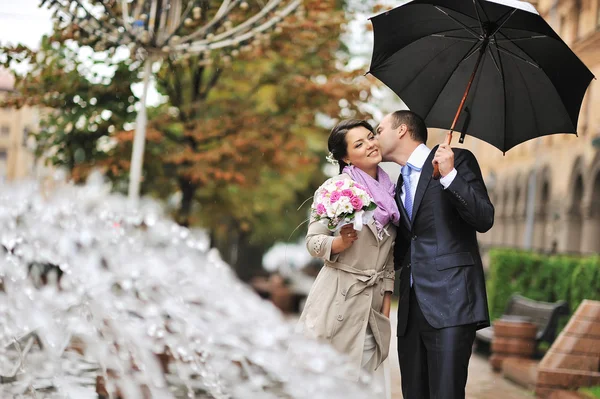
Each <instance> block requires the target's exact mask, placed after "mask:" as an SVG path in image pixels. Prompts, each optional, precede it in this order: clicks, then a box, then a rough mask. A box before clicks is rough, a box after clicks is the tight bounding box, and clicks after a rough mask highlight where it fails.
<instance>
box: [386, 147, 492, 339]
mask: <svg viewBox="0 0 600 399" xmlns="http://www.w3.org/2000/svg"><path fill="white" fill-rule="evenodd" d="M436 150H437V146H436V147H435V148H434V149H433V150H432V151H431V153H430V154H429V157H428V158H427V161H425V164H424V165H423V169H422V172H421V177H420V179H419V182H418V185H417V192H416V194H415V199H414V201H413V215H412V221H411V220H409V218H408V215H407V214H406V209H405V208H404V206H403V204H402V201H401V199H400V193H401V187H402V184H403V181H402V175H401V176H400V178H399V180H398V187H397V190H396V201H397V202H398V205H399V208H400V212H401V222H400V227H399V229H398V235H397V237H396V244H395V248H394V257H395V268H396V270H399V271H400V273H399V274H400V302H399V306H398V335H399V336H402V335H404V332H405V330H406V323H407V316H408V299H409V293H410V272H411V271H412V274H413V279H414V284H413V287H414V289H415V293H416V296H417V300H418V302H419V305H420V307H421V310H422V312H423V315H424V316H425V318H426V319H427V321H428V322H429V324H431V326H433V327H434V328H444V327H452V326H458V325H464V324H476V325H477V327H478V328H482V327H486V326H488V325H489V323H490V321H489V313H488V304H487V295H486V290H485V279H484V274H483V266H482V263H481V256H480V254H479V246H478V244H477V235H476V233H477V232H481V233H483V232H486V231H488V230H489V229H490V228H491V227H492V225H493V223H494V206H493V205H492V203H491V202H490V199H489V196H488V193H487V189H486V187H485V184H484V182H483V178H482V176H481V170H480V169H479V164H478V163H477V160H476V159H475V156H474V155H473V154H472V153H471V152H470V151H468V150H463V149H454V167H455V168H456V170H457V176H456V178H455V179H454V181H453V182H452V184H451V185H450V186H449V187H448V188H447V189H445V190H444V187H443V186H442V184H441V183H440V182H439V180H434V179H432V178H431V175H432V172H433V165H432V163H431V161H432V160H433V156H434V154H435V152H436Z"/></svg>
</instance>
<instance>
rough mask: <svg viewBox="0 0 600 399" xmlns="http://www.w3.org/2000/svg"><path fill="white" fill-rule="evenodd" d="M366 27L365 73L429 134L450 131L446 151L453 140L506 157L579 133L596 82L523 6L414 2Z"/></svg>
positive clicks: (481, 0)
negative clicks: (369, 44)
mask: <svg viewBox="0 0 600 399" xmlns="http://www.w3.org/2000/svg"><path fill="white" fill-rule="evenodd" d="M371 22H372V23H373V31H374V35H375V43H374V48H373V58H372V61H371V68H370V70H369V73H371V74H372V75H373V76H375V77H377V78H378V79H379V80H381V81H382V82H383V83H385V84H386V85H387V86H388V87H389V88H391V89H392V90H393V91H394V92H395V93H396V94H397V95H398V96H400V98H401V99H402V100H403V101H404V102H405V103H406V105H408V107H409V108H410V109H411V110H412V111H414V112H416V113H417V114H419V115H421V116H422V117H423V118H424V119H425V121H426V123H427V125H428V126H429V127H437V128H443V129H450V133H449V134H448V144H450V142H451V140H452V132H453V131H457V132H461V133H462V134H461V137H460V142H462V141H463V140H464V135H465V134H467V133H468V134H469V135H471V136H474V137H477V138H479V139H481V140H484V141H486V142H488V143H490V144H492V145H493V146H495V147H497V148H498V149H500V150H501V151H503V152H506V151H508V150H509V149H510V148H512V147H514V146H516V145H517V144H520V143H522V142H524V141H527V140H530V139H532V138H536V137H540V136H545V135H549V134H554V133H573V134H577V132H576V129H577V119H578V116H579V110H580V108H581V102H582V101H583V96H584V94H585V91H586V89H587V87H588V85H589V84H590V81H591V80H592V79H593V78H594V76H593V74H592V73H591V71H590V70H589V69H588V68H587V67H586V66H585V65H584V64H583V63H582V62H581V60H579V58H578V57H577V56H576V55H575V54H574V53H573V51H571V49H570V48H569V47H568V46H567V45H566V44H565V43H564V42H563V41H562V40H561V39H560V37H559V36H558V35H557V34H556V32H554V31H553V30H552V28H551V27H550V26H549V25H548V24H547V23H546V21H544V19H543V18H542V17H541V16H539V15H538V13H537V11H536V10H535V8H533V6H531V5H530V4H529V3H526V2H522V1H515V0H415V1H411V2H410V3H407V4H405V5H402V6H400V7H397V8H395V9H393V10H390V11H387V12H384V13H382V14H380V15H378V16H376V17H373V18H371ZM465 88H466V89H465ZM457 107H458V110H457ZM462 111H464V112H462ZM436 172H437V168H436ZM437 173H438V176H439V172H437ZM434 176H435V174H434Z"/></svg>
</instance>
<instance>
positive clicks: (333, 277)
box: [299, 120, 400, 397]
mask: <svg viewBox="0 0 600 399" xmlns="http://www.w3.org/2000/svg"><path fill="white" fill-rule="evenodd" d="M328 147H329V150H330V157H333V158H334V159H335V160H336V161H337V162H338V163H339V165H340V175H338V176H336V177H334V178H332V180H334V181H337V180H342V179H352V180H354V181H356V182H358V183H360V184H361V185H363V186H364V187H366V188H367V190H368V191H369V193H370V194H371V196H372V197H373V199H374V200H375V202H376V203H377V209H376V210H375V214H374V219H373V220H372V221H371V222H369V223H368V224H367V225H366V226H365V228H363V229H362V230H361V231H355V230H354V229H353V227H352V225H347V226H344V227H342V229H341V230H340V233H339V234H335V235H334V234H333V233H332V232H331V231H329V230H328V228H327V226H326V225H325V224H324V223H323V222H321V221H317V220H314V219H311V221H310V224H309V227H308V234H307V235H306V245H307V248H308V251H309V252H310V254H311V255H312V256H314V257H319V258H322V259H323V260H324V261H325V262H324V267H323V268H322V269H321V271H320V273H319V275H318V276H317V279H316V281H315V283H314V284H313V286H312V289H311V291H310V293H309V294H308V298H307V301H306V305H305V307H304V310H303V312H302V315H301V316H300V323H299V325H300V327H301V328H302V329H303V332H304V334H305V335H307V336H311V337H315V338H318V339H322V340H326V341H328V342H330V343H331V344H332V345H333V346H334V347H335V348H336V349H337V350H339V351H340V352H343V353H345V354H347V355H349V358H350V361H351V362H353V363H354V364H355V365H356V375H355V376H354V377H357V376H358V374H359V371H360V369H361V368H362V369H364V370H366V371H368V372H375V379H378V380H380V381H381V380H382V373H381V369H382V367H380V365H381V364H382V363H383V361H384V360H385V359H386V358H387V356H388V352H389V345H390V339H391V326H390V322H389V313H390V303H391V295H392V292H393V290H394V259H393V251H392V249H393V247H394V240H395V238H396V226H397V225H398V222H399V219H400V213H399V211H398V207H397V205H396V202H395V200H394V192H395V187H394V184H393V183H392V182H391V181H390V179H389V176H388V175H387V174H386V173H385V172H384V171H383V169H381V168H380V167H379V166H378V165H379V163H380V162H381V153H380V152H379V144H378V141H377V137H376V136H375V134H374V132H373V129H372V127H371V126H370V125H369V124H368V123H367V122H365V121H359V120H347V121H342V122H341V123H340V124H338V125H337V126H336V127H335V128H334V129H333V130H332V132H331V135H330V137H329V142H328ZM376 370H377V372H376ZM385 385H387V384H385ZM386 389H388V390H389V387H386ZM386 396H387V395H386ZM382 397H384V396H382Z"/></svg>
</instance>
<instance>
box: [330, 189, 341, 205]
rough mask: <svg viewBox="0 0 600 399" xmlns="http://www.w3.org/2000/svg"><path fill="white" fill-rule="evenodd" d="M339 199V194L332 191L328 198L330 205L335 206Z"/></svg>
mask: <svg viewBox="0 0 600 399" xmlns="http://www.w3.org/2000/svg"><path fill="white" fill-rule="evenodd" d="M340 197H341V195H340V192H339V191H334V192H332V193H331V197H329V201H330V202H331V203H332V204H335V203H336V202H337V200H339V199H340Z"/></svg>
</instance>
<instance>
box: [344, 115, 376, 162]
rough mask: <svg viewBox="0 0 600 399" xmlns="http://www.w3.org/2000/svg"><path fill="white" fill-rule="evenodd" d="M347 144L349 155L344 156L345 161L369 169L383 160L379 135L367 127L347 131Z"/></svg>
mask: <svg viewBox="0 0 600 399" xmlns="http://www.w3.org/2000/svg"><path fill="white" fill-rule="evenodd" d="M346 146H347V151H348V155H346V158H344V162H346V163H348V164H352V165H354V166H356V167H357V168H359V169H362V170H369V169H373V167H375V166H377V165H378V164H379V162H381V151H379V141H378V140H377V136H375V134H373V133H372V132H371V131H369V129H367V128H365V127H362V126H359V127H355V128H354V129H350V130H349V131H348V133H346Z"/></svg>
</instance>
